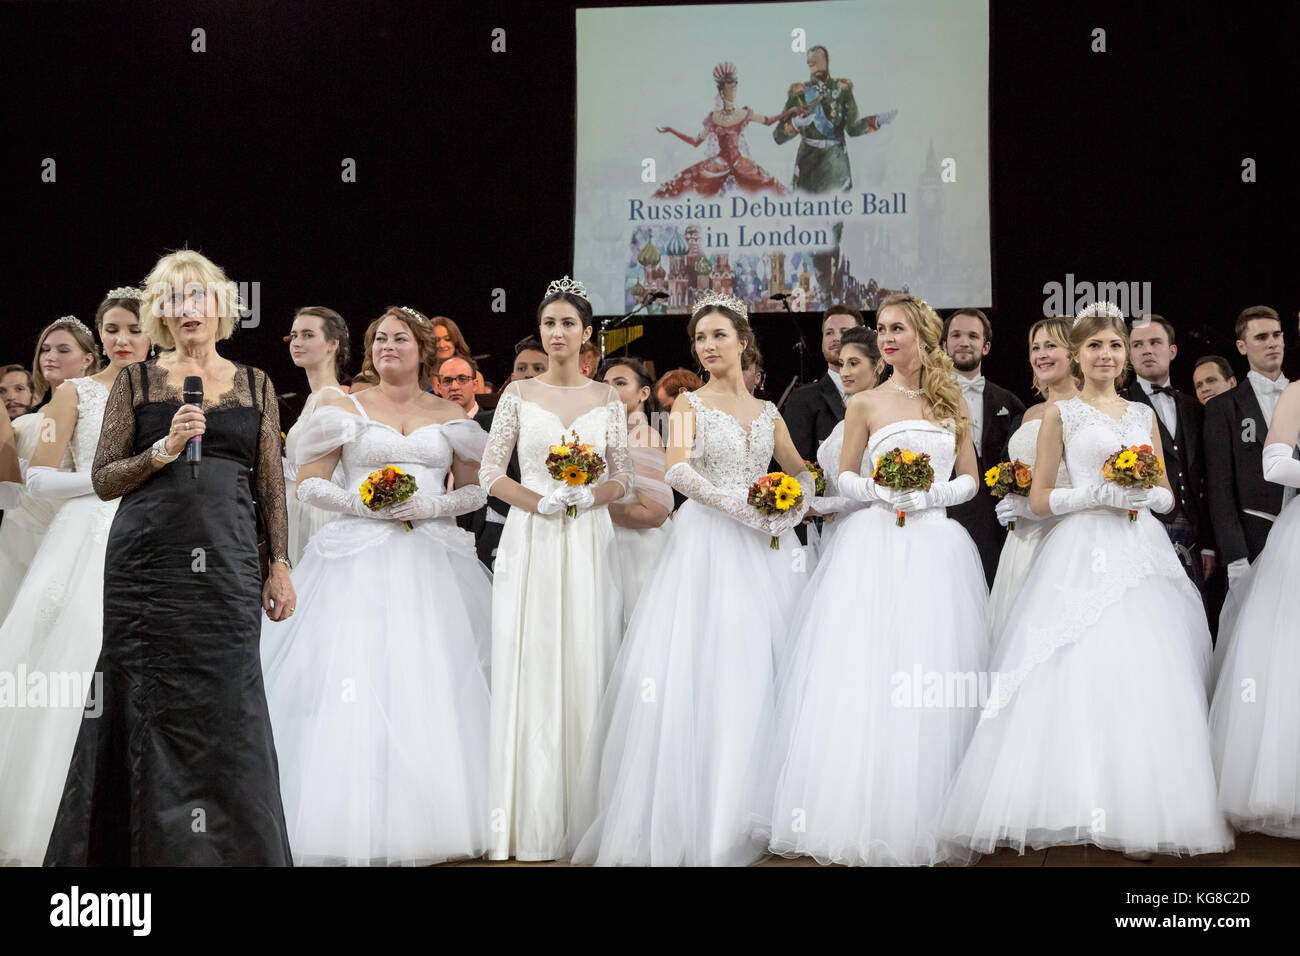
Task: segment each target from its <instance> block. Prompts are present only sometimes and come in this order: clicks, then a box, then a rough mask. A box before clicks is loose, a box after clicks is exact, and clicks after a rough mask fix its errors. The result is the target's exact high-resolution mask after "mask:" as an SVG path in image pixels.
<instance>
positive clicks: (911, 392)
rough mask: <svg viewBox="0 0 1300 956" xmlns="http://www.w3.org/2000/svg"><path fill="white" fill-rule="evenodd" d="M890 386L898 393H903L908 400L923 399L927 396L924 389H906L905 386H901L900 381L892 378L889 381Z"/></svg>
mask: <svg viewBox="0 0 1300 956" xmlns="http://www.w3.org/2000/svg"><path fill="white" fill-rule="evenodd" d="M889 384H890V385H892V386H893V387H894V388H895V389H896V390H897V391H900V392H902V393H903V394H904V395H906V396H907V397H908V398H921V397H922V396H924V395H925V389H923V388H904V387H903V386H901V385H899V384H898V381H897V380H896V379H892V378H891V379H890V380H889Z"/></svg>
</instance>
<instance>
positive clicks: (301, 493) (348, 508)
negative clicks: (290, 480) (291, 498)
mask: <svg viewBox="0 0 1300 956" xmlns="http://www.w3.org/2000/svg"><path fill="white" fill-rule="evenodd" d="M298 500H299V501H301V502H303V503H304V504H308V505H314V506H315V507H317V508H320V509H321V510H322V511H332V512H334V513H335V514H340V515H356V516H357V517H359V518H379V519H380V520H382V521H400V520H401V519H400V518H398V517H397V516H396V515H394V514H393V509H392V508H382V509H380V510H379V511H371V510H370V509H369V508H367V507H366V503H365V502H364V501H362V500H361V495H359V494H358V493H357V492H355V491H347V490H346V489H343V488H340V487H339V486H338V485H336V484H334V482H332V481H329V480H328V479H325V478H308V479H307V480H306V481H300V482H298Z"/></svg>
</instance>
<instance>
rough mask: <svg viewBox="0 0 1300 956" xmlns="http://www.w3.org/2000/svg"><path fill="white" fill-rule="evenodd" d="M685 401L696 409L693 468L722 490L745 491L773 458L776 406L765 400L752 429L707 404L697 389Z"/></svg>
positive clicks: (762, 473)
mask: <svg viewBox="0 0 1300 956" xmlns="http://www.w3.org/2000/svg"><path fill="white" fill-rule="evenodd" d="M686 400H687V401H689V402H690V403H691V408H693V409H694V410H695V447H694V448H693V449H691V461H690V464H691V467H692V468H694V469H695V470H696V471H697V472H699V473H700V474H701V475H702V476H703V477H705V478H707V479H708V480H709V481H711V482H713V484H714V485H716V486H717V487H718V488H719V489H721V490H723V491H739V492H742V493H744V492H746V491H748V490H749V486H750V485H752V484H753V483H754V482H755V481H756V480H757V479H758V478H759V477H760V476H761V475H764V474H766V473H767V466H768V463H769V462H770V461H771V460H772V447H773V444H774V443H775V435H776V419H777V414H776V406H775V405H773V404H772V403H771V402H766V403H765V404H764V406H763V410H762V411H761V412H759V413H758V415H757V416H756V417H755V418H754V420H753V421H752V422H750V425H749V431H748V432H746V431H745V429H744V427H743V426H742V425H741V424H740V422H738V421H736V419H734V418H732V417H731V416H730V415H728V414H727V413H726V412H724V411H722V410H721V409H718V408H710V407H709V406H707V405H705V404H704V402H703V401H701V400H700V397H699V396H698V395H696V394H695V393H694V392H687V393H686Z"/></svg>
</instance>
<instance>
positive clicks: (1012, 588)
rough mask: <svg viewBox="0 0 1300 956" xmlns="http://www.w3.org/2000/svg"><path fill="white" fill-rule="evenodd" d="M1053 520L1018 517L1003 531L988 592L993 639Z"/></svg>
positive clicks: (1054, 524)
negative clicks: (1003, 535)
mask: <svg viewBox="0 0 1300 956" xmlns="http://www.w3.org/2000/svg"><path fill="white" fill-rule="evenodd" d="M1056 524H1057V519H1055V518H1048V517H1044V518H1040V519H1038V520H1033V519H1025V518H1021V519H1019V520H1018V521H1017V522H1016V530H1015V531H1011V530H1010V529H1008V530H1007V538H1006V541H1005V542H1004V543H1003V545H1002V554H1001V555H1000V556H999V557H998V572H997V575H996V577H994V579H993V587H992V588H991V589H990V591H989V634H990V635H993V636H994V637H996V636H997V635H999V634H1001V633H1002V632H1003V631H1004V630H1005V629H1006V626H1007V615H1008V614H1010V613H1011V607H1012V605H1014V604H1015V603H1016V598H1017V597H1019V595H1020V589H1021V588H1022V587H1024V584H1025V578H1027V577H1029V569H1030V568H1032V567H1033V566H1034V561H1035V560H1037V558H1038V552H1039V550H1040V549H1041V548H1042V546H1043V542H1044V541H1045V540H1047V535H1048V534H1049V533H1050V532H1051V530H1052V529H1053V528H1055V527H1056Z"/></svg>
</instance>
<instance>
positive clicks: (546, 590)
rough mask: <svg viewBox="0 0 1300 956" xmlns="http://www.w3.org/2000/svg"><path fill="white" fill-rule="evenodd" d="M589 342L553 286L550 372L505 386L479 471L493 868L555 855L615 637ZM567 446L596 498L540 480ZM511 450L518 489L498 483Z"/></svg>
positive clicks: (615, 605)
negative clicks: (581, 459) (584, 447)
mask: <svg viewBox="0 0 1300 956" xmlns="http://www.w3.org/2000/svg"><path fill="white" fill-rule="evenodd" d="M591 332H592V318H591V303H590V302H589V301H588V300H587V297H586V292H585V290H584V289H583V288H582V285H581V283H577V282H573V281H571V280H570V279H569V278H568V277H567V276H566V277H565V278H564V279H562V280H560V281H559V282H553V283H551V285H550V287H549V288H548V289H547V293H546V296H545V297H544V298H543V299H542V304H541V307H540V308H539V309H538V337H539V338H540V339H541V340H542V345H543V346H544V347H545V348H546V354H547V359H548V362H549V366H548V368H547V370H546V371H545V372H543V373H542V374H541V375H538V376H537V377H536V378H531V379H527V380H525V381H519V380H516V381H514V382H511V383H510V384H509V385H507V386H506V388H505V390H504V392H503V393H502V395H501V401H500V403H499V404H498V405H497V408H496V414H495V415H494V416H493V419H492V432H491V436H490V437H489V439H488V444H487V451H486V452H485V453H484V455H483V463H482V466H481V468H480V470H479V481H480V484H482V486H483V488H484V489H485V490H486V491H487V492H488V493H489V494H492V495H495V496H496V497H498V498H500V499H501V500H502V501H504V502H505V503H506V504H508V505H510V514H509V516H508V517H507V518H506V524H505V528H504V530H503V531H502V532H501V543H500V545H499V546H498V548H497V559H496V564H495V566H494V568H493V570H494V573H495V578H494V581H493V588H492V731H491V743H492V748H491V755H492V756H491V781H492V783H491V789H490V794H491V797H490V801H489V804H488V806H489V812H490V813H491V815H492V828H491V829H492V832H491V844H490V849H489V851H488V856H489V858H490V859H494V860H503V859H506V858H508V857H510V856H513V857H515V858H516V859H519V860H554V859H558V858H559V857H561V856H562V855H563V854H564V833H565V827H566V825H567V823H568V818H569V804H570V800H571V799H572V795H573V793H574V789H575V787H576V786H577V780H578V770H579V761H580V760H581V758H582V752H583V747H584V746H585V744H586V742H587V737H588V734H589V732H590V730H591V727H592V724H593V721H594V719H595V715H596V708H597V705H598V703H599V700H600V692H601V690H602V688H603V687H604V686H605V680H606V678H607V677H608V676H609V669H610V666H611V665H612V664H613V661H614V656H615V654H616V653H617V651H618V645H619V640H620V638H621V637H622V634H623V602H622V592H621V588H620V585H619V579H618V551H617V548H616V546H615V542H614V526H613V523H612V522H611V521H610V516H609V509H608V508H607V507H606V506H607V505H610V504H612V503H613V502H615V501H617V500H619V499H620V498H622V497H623V496H625V495H626V494H627V493H628V492H629V491H631V490H632V477H631V473H632V466H631V464H630V462H629V461H628V451H627V418H626V412H625V411H624V410H623V403H622V402H621V401H620V400H619V396H618V393H617V392H616V391H615V390H614V389H613V388H611V387H610V386H609V385H606V384H605V383H604V382H596V381H593V380H591V379H589V378H586V377H584V376H583V374H582V372H581V370H580V368H579V357H580V352H581V348H582V344H583V343H584V342H586V341H587V340H588V339H589V338H590V337H591ZM574 432H576V433H577V436H578V440H579V441H580V442H582V443H584V444H589V445H591V446H592V448H593V449H594V450H595V452H596V453H597V454H599V455H601V456H603V457H604V459H605V462H606V468H605V474H604V476H603V478H602V480H601V481H600V482H599V483H597V484H594V485H581V486H569V485H566V484H564V483H563V482H560V481H557V480H556V479H554V478H552V477H551V475H550V473H549V472H548V471H547V467H546V457H547V455H548V454H549V453H550V449H551V446H553V445H556V444H559V443H560V442H567V441H572V440H573V433H574ZM516 449H517V450H518V452H519V470H520V473H521V475H522V480H521V481H515V480H513V479H512V478H509V477H507V476H506V467H507V465H508V464H509V462H510V453H511V452H512V451H514V450H516ZM569 506H572V507H574V508H576V509H577V511H578V513H577V516H576V517H568V516H567V514H566V509H567V508H568V507H569Z"/></svg>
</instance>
